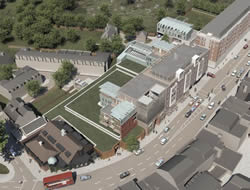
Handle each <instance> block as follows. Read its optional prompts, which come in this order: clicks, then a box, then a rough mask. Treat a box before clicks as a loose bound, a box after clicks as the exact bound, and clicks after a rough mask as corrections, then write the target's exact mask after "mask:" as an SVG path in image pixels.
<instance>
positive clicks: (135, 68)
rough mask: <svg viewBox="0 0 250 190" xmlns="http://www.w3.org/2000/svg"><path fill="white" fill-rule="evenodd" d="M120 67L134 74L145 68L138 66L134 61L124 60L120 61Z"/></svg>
mask: <svg viewBox="0 0 250 190" xmlns="http://www.w3.org/2000/svg"><path fill="white" fill-rule="evenodd" d="M119 65H120V66H122V67H125V68H127V69H129V70H131V71H134V72H136V73H140V72H142V71H143V70H144V69H145V68H146V67H145V66H143V65H141V64H139V63H136V62H134V61H130V60H128V59H125V60H124V61H122V62H121V63H120V64H119Z"/></svg>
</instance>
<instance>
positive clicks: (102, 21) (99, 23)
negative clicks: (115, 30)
mask: <svg viewBox="0 0 250 190" xmlns="http://www.w3.org/2000/svg"><path fill="white" fill-rule="evenodd" d="M108 20H109V19H108V17H107V16H105V15H104V14H97V15H95V17H94V25H95V28H105V26H106V25H107V23H108Z"/></svg>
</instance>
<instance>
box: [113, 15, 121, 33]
mask: <svg viewBox="0 0 250 190" xmlns="http://www.w3.org/2000/svg"><path fill="white" fill-rule="evenodd" d="M112 23H113V24H114V25H115V26H116V27H117V28H118V30H120V29H121V28H122V17H121V16H120V15H113V16H112Z"/></svg>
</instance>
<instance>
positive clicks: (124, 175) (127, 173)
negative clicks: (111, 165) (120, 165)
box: [120, 171, 130, 179]
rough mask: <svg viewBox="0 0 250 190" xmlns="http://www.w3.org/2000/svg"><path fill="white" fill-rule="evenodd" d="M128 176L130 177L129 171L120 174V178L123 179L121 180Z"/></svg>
mask: <svg viewBox="0 0 250 190" xmlns="http://www.w3.org/2000/svg"><path fill="white" fill-rule="evenodd" d="M129 175H130V172H129V171H125V172H122V173H121V174H120V178H121V179H123V178H125V177H127V176H129Z"/></svg>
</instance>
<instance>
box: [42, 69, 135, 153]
mask: <svg viewBox="0 0 250 190" xmlns="http://www.w3.org/2000/svg"><path fill="white" fill-rule="evenodd" d="M114 71H115V67H113V68H111V69H110V70H109V71H108V72H106V73H105V74H104V75H103V76H102V77H100V78H99V79H97V80H96V81H95V82H93V83H91V84H90V85H88V86H87V87H86V88H84V89H82V90H80V91H78V92H76V93H75V94H74V95H72V96H71V97H69V98H68V99H66V100H65V101H64V102H61V104H58V105H57V106H56V107H54V109H52V110H50V111H49V112H48V113H47V114H46V115H45V116H46V117H47V118H48V119H54V118H55V117H57V116H59V115H60V116H62V117H63V118H64V119H66V120H67V121H68V122H69V123H70V124H71V125H73V126H74V127H75V128H77V129H78V130H79V131H80V132H81V133H82V134H84V135H85V136H86V137H88V138H89V139H90V140H91V141H92V142H94V143H95V144H96V148H98V149H99V150H101V151H108V150H110V149H111V148H112V147H113V146H114V145H115V144H116V143H117V142H118V141H117V140H116V139H114V138H113V137H111V136H109V135H107V134H105V133H103V132H102V131H100V130H99V129H96V128H95V127H93V126H92V125H90V124H88V123H86V122H84V121H83V120H81V119H79V118H78V117H76V116H74V115H72V114H71V113H69V112H67V111H66V110H65V109H64V106H65V105H66V104H68V103H69V102H71V101H72V100H73V99H75V98H76V97H77V96H79V95H80V94H82V93H83V92H84V91H86V90H88V89H90V88H91V87H93V88H91V89H90V90H89V91H88V92H91V96H90V95H88V97H90V98H89V99H86V100H84V103H86V102H87V104H86V105H88V106H90V107H94V108H92V110H93V109H94V110H95V111H98V109H97V108H98V105H97V104H94V103H96V102H97V101H98V99H97V98H98V97H99V88H98V87H99V85H101V84H103V83H104V82H105V81H107V80H109V81H110V82H114V83H115V84H117V85H119V84H120V85H121V84H123V83H124V82H125V80H130V79H131V77H129V76H127V75H125V74H123V73H121V72H117V71H115V72H114ZM112 72H114V73H113V74H111V75H110V76H109V77H108V78H105V79H103V78H104V77H106V76H107V75H109V74H110V73H112ZM119 74H120V75H119ZM123 75H125V76H123ZM98 82H100V83H98ZM97 83H98V85H96V84H97ZM93 89H95V90H94V91H93ZM97 90H98V91H97ZM92 96H93V97H92ZM81 97H82V96H81ZM84 97H85V96H84ZM88 101H90V102H92V103H93V102H94V103H93V105H91V104H89V103H88ZM78 103H79V102H78ZM82 105H84V104H82V103H81V106H82ZM86 105H84V106H86ZM77 106H78V107H79V109H80V108H81V106H79V105H77ZM90 107H89V108H90ZM84 108H85V107H82V108H81V110H84V111H85V113H86V109H84ZM92 113H93V112H92ZM93 116H94V117H96V116H97V114H95V113H93ZM93 116H92V117H93Z"/></svg>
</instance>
